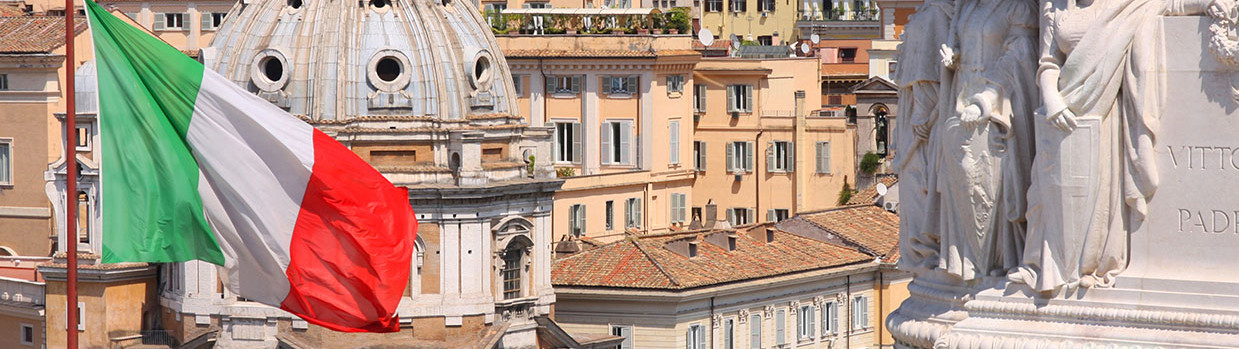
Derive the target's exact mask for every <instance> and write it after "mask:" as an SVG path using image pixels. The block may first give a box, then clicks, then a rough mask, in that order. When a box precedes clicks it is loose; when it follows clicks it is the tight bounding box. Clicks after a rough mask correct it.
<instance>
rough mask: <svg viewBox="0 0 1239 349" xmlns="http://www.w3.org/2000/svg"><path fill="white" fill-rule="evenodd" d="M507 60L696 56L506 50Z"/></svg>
mask: <svg viewBox="0 0 1239 349" xmlns="http://www.w3.org/2000/svg"><path fill="white" fill-rule="evenodd" d="M503 54H504V56H506V57H507V58H655V57H666V56H696V55H700V54H699V53H697V51H693V50H550V49H537V50H504V51H503Z"/></svg>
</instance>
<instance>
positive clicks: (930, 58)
mask: <svg viewBox="0 0 1239 349" xmlns="http://www.w3.org/2000/svg"><path fill="white" fill-rule="evenodd" d="M1201 14H1208V15H1210V16H1211V17H1213V19H1214V23H1213V25H1212V26H1211V27H1210V30H1211V33H1212V38H1211V39H1210V40H1209V48H1210V49H1211V50H1212V51H1213V53H1214V55H1215V56H1216V57H1217V58H1218V60H1219V61H1220V62H1222V63H1224V64H1227V65H1229V66H1231V67H1236V68H1239V40H1236V38H1235V35H1234V31H1235V29H1234V28H1235V27H1236V24H1235V23H1236V22H1235V18H1236V16H1237V15H1239V12H1237V11H1236V9H1235V5H1234V3H1233V1H1232V0H1133V1H1128V0H954V1H952V0H928V1H925V2H924V3H923V4H922V5H921V6H920V7H919V8H918V9H917V12H916V14H915V15H914V16H913V17H912V18H911V19H910V22H909V24H908V26H907V28H908V29H907V31H906V33H907V34H905V37H904V43H903V44H902V45H901V48H900V50H901V53H900V55H901V57H900V58H901V59H900V61H901V63H900V64H901V65H900V68H901V69H900V70H899V72H898V73H897V75H896V76H895V79H896V80H898V81H897V83H898V85H899V87H900V93H899V98H900V104H901V106H903V108H904V110H908V115H909V118H908V120H909V123H910V124H909V125H908V126H910V127H901V128H898V129H897V130H898V131H897V132H898V134H897V135H896V137H897V139H898V142H901V144H900V147H899V149H900V150H901V151H900V152H899V154H897V155H896V156H897V158H896V161H895V165H896V168H897V170H898V171H899V172H900V188H899V190H900V197H901V199H902V202H901V210H900V215H901V217H900V218H901V221H900V224H901V226H900V231H901V234H902V235H901V244H900V246H901V248H902V249H903V251H902V255H903V259H902V260H901V261H900V264H901V267H903V268H905V269H909V270H913V271H922V272H924V271H931V270H937V271H941V272H945V273H947V274H950V275H953V276H955V277H956V278H957V279H959V280H960V281H968V280H973V279H977V278H982V277H986V276H996V277H1001V276H1004V275H1005V276H1007V278H1008V279H1009V280H1010V281H1012V282H1015V283H1023V284H1027V285H1029V286H1030V287H1032V288H1033V289H1034V290H1036V291H1039V292H1052V291H1056V290H1061V289H1063V288H1064V287H1065V288H1068V289H1071V288H1075V287H1095V286H1102V287H1105V286H1111V285H1113V283H1114V278H1115V276H1116V275H1118V274H1119V273H1121V272H1122V271H1123V270H1124V268H1125V267H1126V265H1127V262H1128V260H1127V259H1128V257H1127V256H1128V245H1127V244H1128V242H1127V241H1128V239H1129V235H1130V234H1131V232H1132V231H1134V230H1135V229H1137V228H1138V227H1139V226H1140V225H1141V224H1143V222H1144V219H1145V216H1146V215H1147V214H1148V212H1147V205H1148V202H1149V200H1150V199H1151V198H1152V196H1153V193H1154V192H1155V191H1156V189H1157V186H1158V180H1159V179H1158V176H1157V168H1156V162H1155V161H1154V159H1155V157H1154V155H1155V154H1154V153H1155V152H1154V149H1155V148H1154V146H1155V143H1156V135H1157V130H1158V125H1159V123H1160V122H1161V115H1159V114H1160V111H1159V109H1158V107H1159V104H1158V103H1159V101H1160V98H1161V94H1162V93H1163V92H1164V91H1162V90H1161V89H1162V86H1163V84H1162V82H1161V81H1160V80H1159V77H1158V76H1156V74H1148V73H1146V71H1149V70H1150V69H1153V68H1156V67H1159V64H1161V62H1159V59H1160V56H1159V55H1158V54H1157V52H1158V51H1157V49H1158V47H1155V46H1154V45H1156V44H1155V43H1154V42H1153V41H1151V40H1147V39H1148V38H1151V37H1155V36H1156V34H1157V33H1156V32H1155V31H1156V30H1158V28H1159V27H1158V26H1157V23H1156V21H1157V19H1158V18H1161V17H1162V16H1178V15H1201ZM1232 80H1235V81H1239V79H1234V78H1232ZM1232 87H1233V88H1232V90H1233V91H1232V93H1234V95H1235V96H1237V97H1239V84H1232ZM1034 159H1035V160H1034Z"/></svg>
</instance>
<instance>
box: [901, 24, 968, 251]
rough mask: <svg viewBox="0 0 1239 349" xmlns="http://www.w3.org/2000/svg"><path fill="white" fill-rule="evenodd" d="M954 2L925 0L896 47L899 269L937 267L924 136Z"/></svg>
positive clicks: (932, 116) (934, 108) (934, 114)
mask: <svg viewBox="0 0 1239 349" xmlns="http://www.w3.org/2000/svg"><path fill="white" fill-rule="evenodd" d="M954 14H955V1H954V0H927V1H925V2H923V3H921V5H920V7H917V9H916V13H915V14H913V15H912V16H911V18H909V20H908V24H907V25H906V26H904V31H903V32H904V34H903V38H902V39H903V43H902V44H900V48H899V52H900V53H901V55H900V57H899V70H897V71H896V72H895V80H896V83H897V84H898V85H899V106H900V110H901V111H902V113H903V114H904V115H906V116H907V117H906V118H905V120H907V121H906V122H907V124H906V126H904V127H897V128H895V141H896V142H897V143H896V144H897V148H896V149H898V151H896V152H895V164H896V166H897V167H896V171H898V172H899V198H900V203H899V205H900V211H901V212H902V214H901V215H900V218H899V231H900V232H902V234H900V242H899V248H900V249H902V251H900V255H901V256H900V258H899V265H900V267H902V268H904V269H910V270H912V269H930V268H933V267H934V266H936V265H937V263H938V248H939V246H940V245H939V242H938V241H939V237H938V233H937V228H938V227H937V222H938V220H937V216H938V210H937V205H934V204H931V203H932V202H935V201H936V196H937V195H936V194H937V193H934V194H935V195H933V197H932V199H931V196H930V191H929V189H930V183H932V181H933V175H934V171H931V168H930V167H929V164H930V162H929V151H928V150H929V149H930V148H932V147H933V146H936V145H937V144H936V143H934V144H933V145H931V144H930V139H929V134H930V130H932V129H933V124H934V123H935V122H937V120H938V119H939V118H938V109H939V108H938V99H939V96H940V95H941V93H940V91H939V85H940V83H941V80H942V73H943V66H942V64H941V61H940V60H938V59H937V57H935V56H934V55H926V54H924V53H925V52H934V51H937V50H938V48H939V47H942V45H944V44H946V43H947V38H948V37H950V35H951V17H952V16H954Z"/></svg>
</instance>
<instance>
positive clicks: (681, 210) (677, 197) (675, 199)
mask: <svg viewBox="0 0 1239 349" xmlns="http://www.w3.org/2000/svg"><path fill="white" fill-rule="evenodd" d="M687 199H688V195H684V194H676V193H673V194H671V224H676V223H685V222H686V220H685V218H686V216H687V211H688V209H687V208H686V207H685V206H686V205H687V201H688V200H687Z"/></svg>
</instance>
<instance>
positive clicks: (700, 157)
mask: <svg viewBox="0 0 1239 349" xmlns="http://www.w3.org/2000/svg"><path fill="white" fill-rule="evenodd" d="M706 159H707V157H706V142H704V141H703V142H701V147H700V150H698V153H697V163H698V164H699V165H698V169H700V170H702V171H705V170H706Z"/></svg>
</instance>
